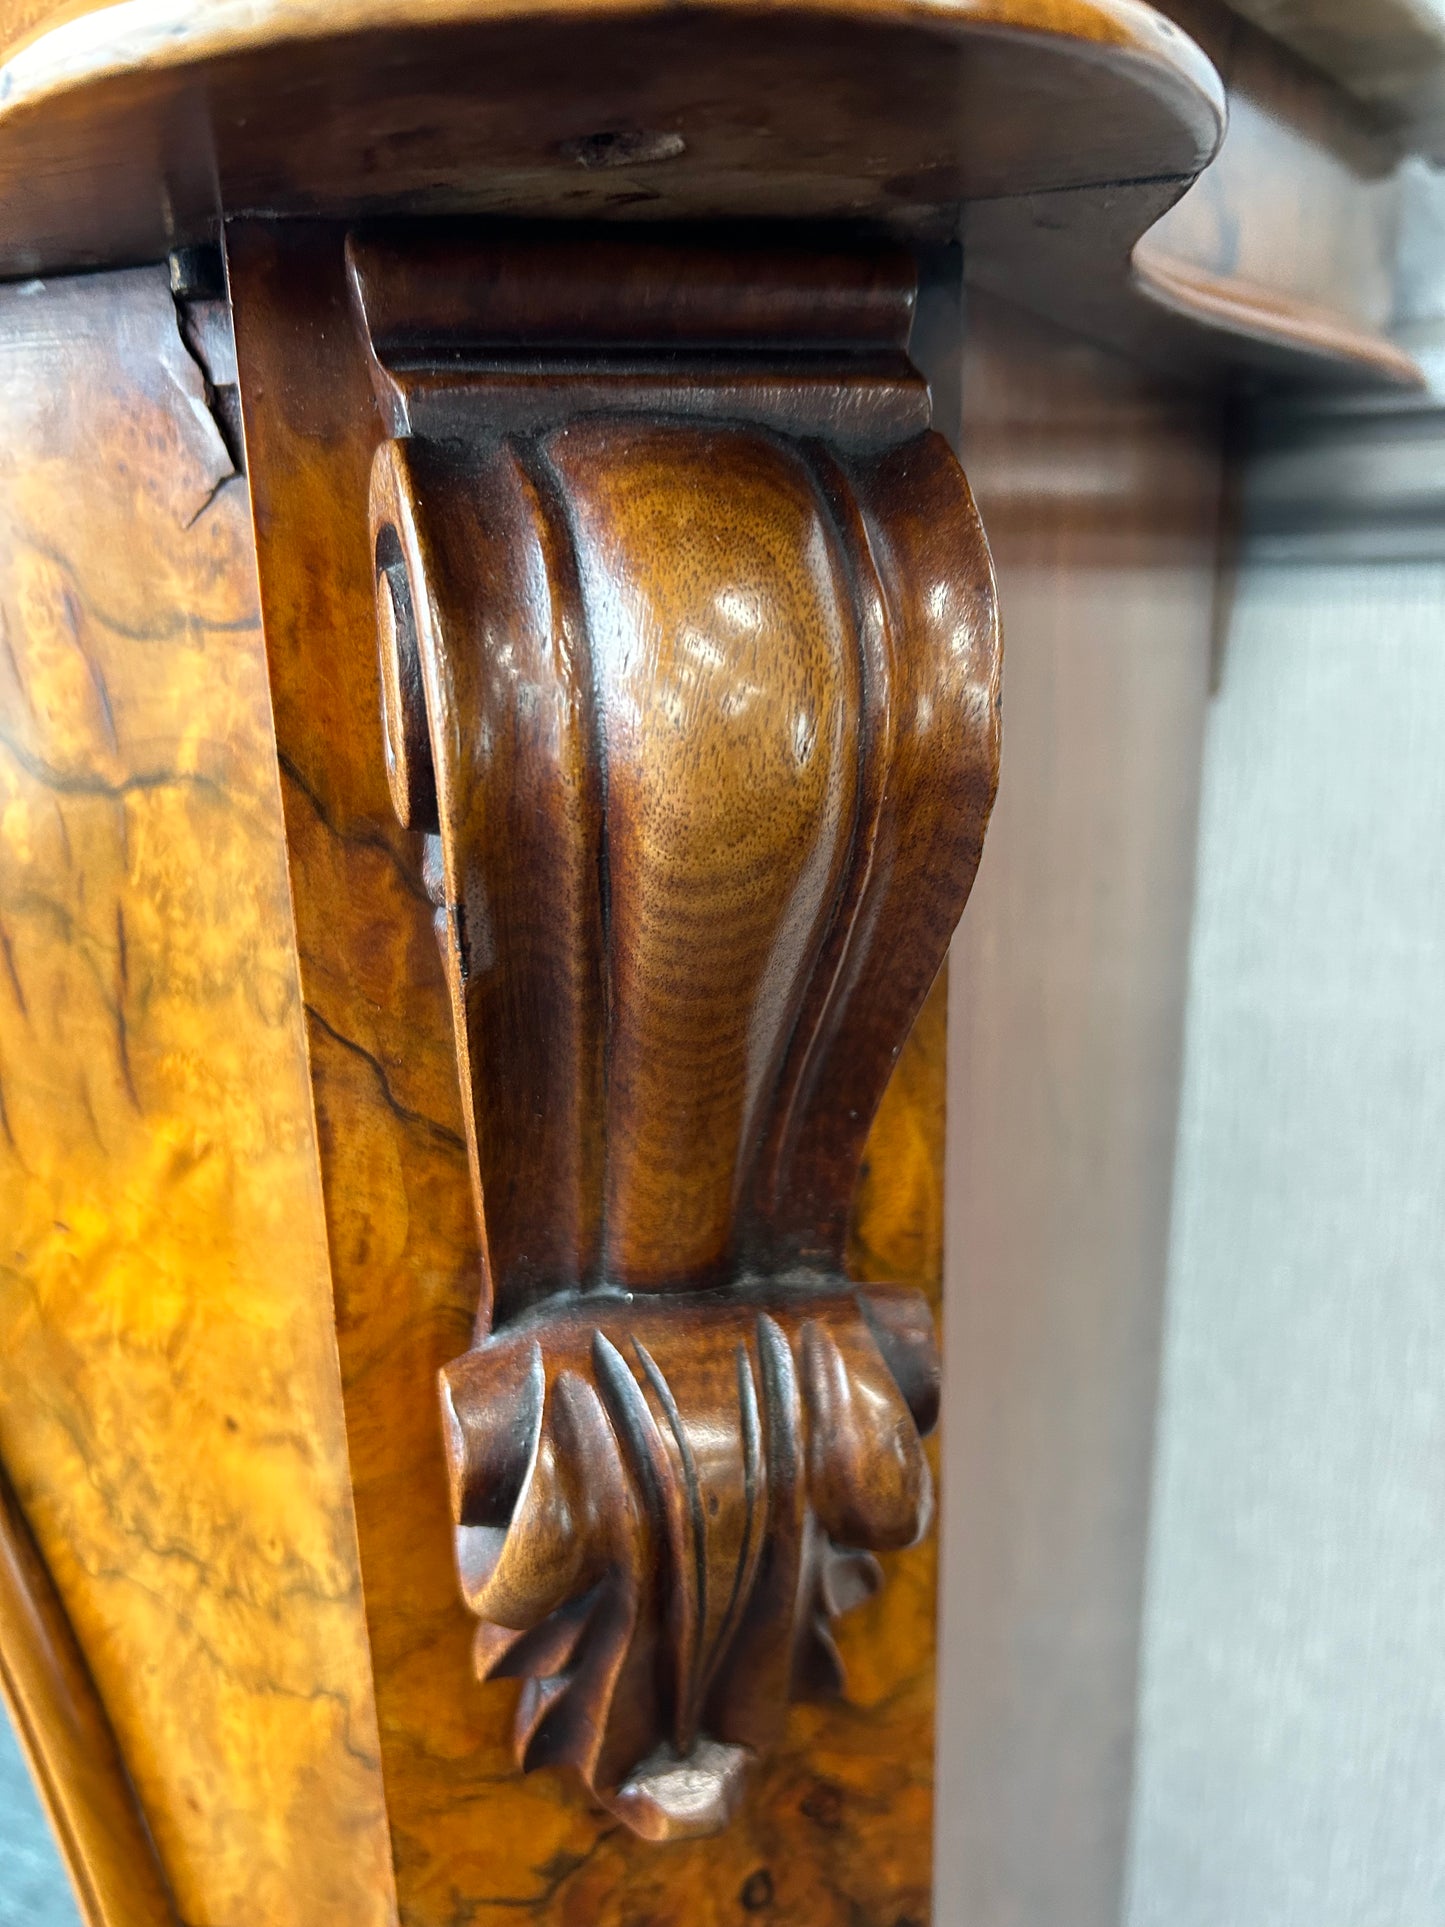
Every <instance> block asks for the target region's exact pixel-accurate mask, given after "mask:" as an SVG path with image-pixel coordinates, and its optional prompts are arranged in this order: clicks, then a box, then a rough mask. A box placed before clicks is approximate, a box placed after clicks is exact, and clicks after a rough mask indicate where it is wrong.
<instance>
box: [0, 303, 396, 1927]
mask: <svg viewBox="0 0 1445 1927" xmlns="http://www.w3.org/2000/svg"><path fill="white" fill-rule="evenodd" d="M0 1196H3V1212H0V1224H3V1231H0V1453H3V1459H4V1463H5V1465H6V1466H7V1467H8V1469H9V1472H10V1475H11V1477H12V1478H13V1481H14V1484H15V1488H16V1491H17V1492H18V1495H19V1499H20V1501H21V1503H22V1504H23V1507H24V1510H25V1513H26V1515H27V1516H28V1519H29V1521H30V1524H31V1526H32V1528H33V1530H34V1533H35V1537H36V1539H37V1540H38V1543H39V1546H40V1549H41V1551H42V1553H43V1555H44V1558H45V1561H46V1563H47V1564H48V1566H49V1569H50V1572H51V1574H52V1575H53V1578H54V1583H55V1586H56V1588H57V1589H58V1593H59V1596H60V1599H61V1601H62V1602H63V1604H64V1607H65V1608H66V1610H67V1611H68V1614H69V1617H70V1620H71V1622H72V1624H73V1627H74V1631H75V1634H76V1636H77V1638H78V1641H79V1647H80V1649H81V1651H82V1652H83V1655H84V1660H85V1661H86V1662H88V1666H89V1671H90V1673H91V1675H92V1676H93V1678H94V1681H95V1684H96V1686H97V1687H98V1689H99V1694H100V1697H101V1700H102V1701H103V1703H104V1707H105V1709H106V1712H107V1713H108V1715H109V1721H110V1724H111V1726H112V1728H113V1729H114V1733H115V1736H116V1739H117V1740H118V1742H119V1746H120V1751H121V1754H122V1756H123V1759H124V1763H125V1766H126V1768H128V1770H129V1774H130V1777H131V1779H132V1780H133V1782H134V1786H135V1791H136V1794H137V1795H138V1798H139V1803H140V1809H141V1812H142V1814H143V1817H144V1820H145V1822H147V1823H148V1824H149V1827H150V1829H151V1832H152V1833H153V1835H154V1838H155V1843H156V1847H157V1849H158V1852H159V1858H160V1862H161V1866H162V1869H163V1872H164V1876H165V1878H166V1879H167V1881H168V1883H169V1886H170V1889H171V1893H172V1896H173V1899H174V1903H175V1906H176V1909H177V1911H178V1913H179V1914H180V1916H181V1917H182V1918H183V1919H184V1920H185V1921H186V1922H187V1923H188V1924H189V1927H236V1924H237V1923H243V1922H258V1923H259V1922H265V1923H266V1927H316V1923H317V1922H320V1921H323V1920H325V1921H337V1922H340V1921H342V1920H345V1921H346V1922H347V1923H348V1927H383V1923H385V1922H386V1921H388V1920H389V1919H392V1918H393V1917H394V1913H393V1903H392V1899H391V1877H390V1867H389V1856H388V1850H387V1841H386V1834H385V1826H384V1816H383V1808H382V1794H381V1778H380V1770H379V1766H378V1761H377V1745H376V1732H375V1717H374V1712H373V1707H372V1699H371V1682H370V1668H369V1664H368V1656H367V1650H366V1639H365V1631H364V1626H363V1621H362V1612H361V1595H360V1581H359V1573H358V1565H357V1553H356V1538H355V1526H354V1521H353V1514H352V1507H351V1498H350V1490H349V1479H348V1470H347V1454H346V1441H345V1436H344V1432H343V1425H342V1415H341V1401H340V1391H339V1386H338V1381H337V1368H336V1350H335V1341H334V1338H333V1334H332V1320H331V1303H330V1289H329V1280H328V1274H327V1264H326V1251H325V1232H324V1226H323V1223H322V1217H321V1202H320V1194H319V1185H318V1182H317V1167H316V1156H315V1143H314V1135H313V1126H312V1118H311V1104H310V1092H309V1088H308V1080H307V1076H306V1057H305V1040H304V1036H303V1032H302V1027H301V1012H300V1006H299V1001H298V996H297V979H296V967H295V958H294V951H293V943H292V933H291V918H290V912H289V907H288V903H287V888H286V871H285V855H284V843H283V839H282V831H281V816H280V799H279V796H278V793H277V781H276V764H275V754H274V750H273V748H272V742H271V719H270V706H269V702H268V699H267V690H266V675H265V664H264V661H263V657H262V650H261V636H260V627H259V621H258V616H257V609H256V590H255V574H254V566H253V553H252V543H251V532H250V526H249V518H248V515H247V507H246V498H245V488H244V484H243V483H242V482H241V481H240V480H239V478H236V477H235V476H234V474H233V472H232V467H231V462H230V458H229V456H228V455H227V452H226V448H225V445H224V442H223V440H222V438H221V436H220V434H219V433H218V432H217V429H216V426H215V424H214V423H213V421H212V419H211V416H210V414H209V413H208V411H207V408H206V404H205V396H204V388H203V383H202V379H201V373H200V370H199V369H198V367H197V366H196V364H195V362H194V361H193V360H192V359H191V356H190V354H189V352H188V350H187V349H186V347H185V346H184V344H183V342H182V340H181V336H180V333H179V329H178V326H177V318H176V312H175V308H174V305H173V303H172V300H171V297H170V293H169V290H168V287H167V284H166V275H165V271H164V269H162V268H153V269H146V270H141V271H137V272H135V273H130V274H121V275H111V276H99V277H94V278H89V279H83V280H76V281H59V282H55V283H52V284H50V285H48V286H44V287H41V286H39V285H36V284H31V285H30V286H27V287H21V288H9V289H5V290H3V291H0ZM10 1556H11V1558H12V1559H13V1557H14V1549H13V1547H12V1548H11V1552H10ZM7 1596H8V1595H7ZM42 1620H43V1614H42ZM41 1623H42V1622H41V1621H33V1622H31V1624H32V1625H38V1624H41ZM19 1624H20V1622H19V1621H18V1620H16V1619H15V1618H13V1617H11V1616H10V1613H9V1608H8V1607H7V1618H6V1634H7V1669H8V1671H9V1675H10V1679H11V1683H12V1686H15V1685H17V1684H18V1687H19V1692H18V1694H17V1697H18V1698H19V1699H20V1701H21V1706H20V1711H21V1716H22V1729H24V1727H25V1725H26V1723H27V1718H28V1716H29V1715H30V1714H31V1713H33V1711H34V1701H33V1699H28V1698H27V1695H28V1693H29V1688H28V1687H27V1684H26V1682H27V1678H29V1679H33V1678H35V1677H36V1675H35V1674H34V1672H33V1670H32V1671H31V1672H30V1673H28V1674H27V1672H26V1670H25V1669H26V1667H27V1666H29V1665H30V1659H29V1654H30V1651H31V1648H30V1647H28V1646H27V1645H26V1644H25V1639H28V1638H29V1634H28V1633H27V1634H26V1635H25V1639H22V1641H21V1647H20V1649H19V1650H13V1649H12V1648H11V1647H10V1644H9V1642H10V1639H11V1637H12V1636H13V1635H14V1634H15V1632H16V1630H17V1627H18V1626H19ZM79 1664H80V1663H79V1661H77V1662H76V1664H75V1665H74V1666H72V1667H71V1673H72V1675H75V1676H79V1675H78V1669H79ZM17 1667H18V1668H19V1669H20V1670H19V1673H18V1675H17ZM77 1690H79V1689H77ZM83 1698H84V1695H83V1692H81V1696H80V1698H79V1699H77V1700H76V1701H75V1703H74V1707H75V1708H82V1703H83ZM69 1717H72V1718H75V1717H78V1714H77V1713H76V1711H75V1710H74V1708H73V1709H72V1710H71V1712H70V1714H69ZM58 1730H63V1729H58ZM56 1737H57V1734H56V1732H52V1733H50V1734H49V1736H48V1741H49V1742H50V1743H53V1742H54V1741H55V1739H56ZM85 1744H86V1747H87V1751H88V1752H89V1754H90V1756H91V1759H92V1762H93V1764H94V1765H95V1768H96V1770H97V1771H98V1770H99V1769H100V1766H101V1763H102V1762H101V1752H100V1751H97V1747H96V1745H94V1744H92V1743H91V1742H89V1741H87V1742H85ZM41 1750H42V1752H43V1749H41ZM102 1751H103V1749H102ZM52 1764H53V1761H52ZM45 1778H46V1774H44V1773H42V1780H44V1779H45ZM67 1791H68V1792H69V1793H71V1794H78V1795H79V1796H80V1797H81V1798H82V1800H84V1799H85V1798H86V1797H87V1796H86V1793H85V1787H84V1782H83V1780H82V1781H80V1782H77V1783H75V1785H73V1786H71V1787H70V1788H69V1789H67ZM107 1808H109V1809H111V1810H114V1811H119V1806H118V1804H117V1796H116V1795H114V1794H107V1793H105V1792H104V1790H103V1789H102V1790H101V1791H100V1792H99V1793H98V1794H97V1795H96V1797H95V1798H94V1799H92V1800H91V1810H92V1813H93V1814H94V1813H101V1812H103V1811H105V1810H106V1809H107ZM123 1833H124V1826H123V1823H121V1822H117V1823H116V1826H115V1827H112V1828H111V1846H110V1848H109V1849H108V1850H107V1851H108V1854H111V1855H113V1854H121V1853H123V1852H124V1851H125V1850H126V1842H125V1840H124V1839H122V1838H121V1835H122V1834H123ZM65 1837H66V1838H67V1841H68V1842H70V1843H72V1844H73V1843H74V1841H75V1830H74V1827H73V1826H72V1825H71V1824H70V1823H68V1822H67V1823H66V1825H65ZM136 1837H137V1838H138V1837H139V1836H138V1835H137V1836H136ZM131 1845H132V1847H133V1846H134V1840H132V1842H131ZM93 1846H94V1842H93V1841H92V1843H91V1847H92V1848H93ZM83 1859H84V1860H85V1861H86V1862H88V1863H89V1864H88V1865H86V1866H84V1867H83V1868H82V1870H81V1871H82V1879H81V1886H82V1890H83V1891H84V1892H86V1893H87V1897H88V1902H91V1901H95V1887H96V1880H95V1876H96V1874H97V1873H100V1874H105V1873H106V1872H107V1869H108V1868H111V1869H112V1870H114V1869H113V1868H112V1862H111V1860H110V1859H107V1860H106V1861H105V1862H104V1863H102V1861H101V1859H100V1858H99V1857H97V1855H96V1854H95V1853H94V1852H93V1851H92V1850H91V1848H84V1849H83ZM117 1864H118V1863H117ZM143 1876H144V1866H143V1865H137V1867H136V1868H135V1870H134V1873H133V1875H132V1877H131V1879H130V1880H129V1881H128V1882H127V1880H126V1879H125V1877H124V1875H123V1873H118V1874H117V1878H116V1880H115V1881H114V1882H113V1883H112V1885H111V1887H110V1889H108V1891H109V1892H110V1897H111V1900H112V1901H113V1900H115V1896H116V1895H117V1894H119V1895H121V1897H122V1903H123V1907H124V1911H121V1912H118V1913H117V1912H114V1911H108V1910H106V1908H102V1910H101V1911H100V1912H99V1913H96V1912H92V1913H91V1914H90V1919H91V1921H92V1922H99V1921H104V1922H106V1923H107V1924H109V1923H120V1922H122V1921H124V1922H127V1923H137V1924H138V1923H140V1922H142V1921H144V1922H145V1923H146V1927H151V1922H152V1921H154V1920H155V1919H156V1918H157V1916H156V1914H155V1913H154V1911H152V1912H151V1913H150V1914H147V1913H145V1912H143V1911H142V1909H143V1906H144V1900H145V1896H144V1893H143V1892H142V1887H143V1884H144V1882H143ZM102 1898H103V1896H102ZM96 1904H99V1903H98V1902H97V1903H96ZM132 1908H133V1909H134V1911H130V1909H132ZM0 1912H3V1905H0Z"/></svg>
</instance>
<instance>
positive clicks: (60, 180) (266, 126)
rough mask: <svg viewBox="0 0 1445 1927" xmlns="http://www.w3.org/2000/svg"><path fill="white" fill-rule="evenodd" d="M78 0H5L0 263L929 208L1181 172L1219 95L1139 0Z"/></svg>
mask: <svg viewBox="0 0 1445 1927" xmlns="http://www.w3.org/2000/svg"><path fill="white" fill-rule="evenodd" d="M60 11H61V9H59V8H52V9H51V10H50V17H51V18H52V19H53V18H54V17H55V15H56V14H57V13H58V12H60ZM69 11H70V17H69V18H62V19H60V20H59V21H58V24H52V25H50V26H46V25H45V14H44V13H43V12H42V13H41V15H40V17H39V19H38V20H37V17H36V13H37V10H36V8H35V6H34V4H33V0H31V4H29V5H28V6H27V5H26V0H9V4H8V5H7V4H5V3H4V0H0V275H6V276H11V277H13V276H17V275H27V274H39V273H49V272H55V271H59V270H62V269H74V268H81V267H96V266H107V265H115V264H120V263H125V262H136V261H147V260H155V259H156V258H157V257H158V256H160V255H162V254H164V253H165V252H166V251H167V250H169V249H170V248H173V247H176V246H178V245H182V244H185V243H188V242H192V241H195V240H198V239H201V238H203V237H204V236H205V235H206V234H207V233H210V232H213V231H214V226H215V222H216V220H217V218H218V217H220V216H230V215H235V214H239V213H243V212H247V213H253V212H264V213H268V214H279V215H312V216H321V217H326V218H336V219H350V218H354V217H359V216H366V215H375V214H380V213H388V214H408V215H440V214H487V215H506V216H521V217H530V218H540V219H548V220H559V219H565V220H569V221H578V220H606V221H618V220H626V221H638V220H698V219H706V220H755V219H783V218H786V219H813V220H827V221H833V220H841V221H845V222H847V223H849V224H853V225H858V226H860V227H864V228H870V229H873V230H880V231H886V232H892V233H896V234H900V235H904V236H913V237H919V238H943V237H946V236H951V235H952V234H954V233H955V232H956V231H957V227H958V220H959V214H958V210H959V207H960V204H962V203H964V202H977V201H990V200H994V199H997V198H1000V197H1011V196H1018V195H1026V194H1038V193H1042V192H1047V191H1051V190H1059V189H1071V188H1082V187H1097V186H1100V185H1103V184H1106V183H1111V182H1118V183H1139V182H1143V181H1148V182H1151V183H1161V184H1162V183H1170V182H1177V183H1178V187H1177V189H1175V190H1174V192H1181V191H1182V190H1183V188H1184V186H1185V185H1186V184H1187V183H1188V182H1189V181H1190V180H1192V179H1193V178H1194V177H1195V175H1197V174H1198V173H1199V171H1200V169H1201V168H1202V167H1203V166H1204V165H1205V164H1206V162H1207V161H1208V160H1209V158H1210V156H1211V155H1212V154H1213V152H1214V150H1215V148H1216V146H1217V145H1218V142H1219V139H1220V136H1221V132H1222V128H1223V123H1224V95H1223V89H1222V87H1221V85H1220V82H1219V78H1218V76H1217V75H1216V73H1215V71H1214V69H1213V67H1212V66H1211V65H1210V63H1209V62H1208V60H1207V59H1206V58H1205V56H1204V55H1203V54H1202V53H1201V52H1200V51H1199V49H1198V48H1197V47H1196V46H1195V45H1194V43H1193V42H1192V41H1191V40H1189V39H1188V37H1187V36H1186V35H1185V34H1183V33H1182V32H1181V31H1180V30H1179V29H1178V28H1177V27H1175V26H1174V25H1173V24H1172V23H1171V22H1169V21H1167V20H1165V19H1164V18H1163V17H1162V16H1161V15H1159V14H1157V13H1155V12H1154V11H1153V9H1152V8H1150V7H1148V6H1146V5H1143V4H1142V3H1141V0H791V4H788V5H777V4H760V3H759V0H702V3H701V4H691V5H688V6H678V5H675V4H669V5H661V6H659V5H650V6H649V5H637V4H636V3H635V0H634V3H633V4H629V5H619V4H617V3H616V0H553V4H552V5H550V6H548V7H546V8H542V7H539V6H537V5H535V4H531V5H529V4H522V3H521V0H122V3H121V4H119V5H113V6H105V7H91V8H89V9H87V10H85V11H83V12H80V13H75V12H74V9H73V6H72V7H71V8H70V9H69ZM7 30H8V31H7ZM1166 192H1167V190H1166ZM1167 197H1168V198H1170V199H1172V198H1173V193H1168V196H1167ZM1150 199H1151V201H1153V200H1156V199H1157V195H1151V196H1150Z"/></svg>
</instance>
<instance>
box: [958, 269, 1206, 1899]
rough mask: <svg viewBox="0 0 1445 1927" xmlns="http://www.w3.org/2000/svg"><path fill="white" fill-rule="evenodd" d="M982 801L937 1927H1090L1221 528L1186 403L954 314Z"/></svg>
mask: <svg viewBox="0 0 1445 1927" xmlns="http://www.w3.org/2000/svg"><path fill="white" fill-rule="evenodd" d="M969 318H970V333H969V342H968V351H967V355H966V358H965V371H964V413H963V435H962V452H963V457H964V461H965V464H966V466H967V468H968V470H969V474H970V477H971V478H972V481H973V485H974V488H975V491H976V494H977V498H978V503H979V508H980V511H981V513H982V515H983V518H984V522H985V525H986V526H987V528H988V530H989V536H990V541H991V543H992V546H993V552H994V560H995V564H996V567H997V570H998V583H999V602H1000V607H1001V609H1002V611H1003V618H1004V631H1005V637H1006V643H1005V648H1006V661H1005V672H1004V757H1003V780H1002V783H1001V785H1000V789H999V801H998V808H997V810H996V812H995V816H994V823H993V827H992V828H991V830H990V832H989V842H988V847H987V849H986V851H985V853H984V860H983V864H982V867H981V869H980V871H979V879H978V887H977V888H976V890H975V892H974V896H973V901H972V903H971V904H970V905H969V911H968V915H967V916H966V917H965V918H964V920H963V923H962V925H961V926H960V930H959V935H958V938H957V940H956V941H955V944H954V948H953V956H952V960H951V965H950V968H951V972H952V977H951V991H952V1004H951V1010H950V1070H949V1133H950V1135H949V1187H948V1211H949V1272H948V1286H947V1300H948V1318H947V1321H946V1343H947V1352H946V1360H945V1384H946V1395H945V1406H944V1410H945V1430H946V1440H945V1471H946V1484H945V1495H946V1496H945V1512H944V1520H943V1534H944V1537H943V1545H944V1558H945V1570H944V1598H943V1626H944V1632H943V1675H942V1686H943V1715H942V1720H941V1732H942V1748H941V1764H940V1792H939V1831H938V1838H939V1873H938V1894H939V1908H938V1918H939V1923H940V1927H965V1924H966V1927H1014V1924H1015V1923H1019V1922H1027V1923H1028V1924H1029V1927H1115V1923H1116V1922H1117V1920H1118V1916H1119V1904H1120V1887H1121V1882H1122V1878H1123V1867H1124V1849H1125V1836H1126V1829H1127V1822H1128V1811H1129V1795H1130V1784H1131V1778H1132V1771H1133V1748H1134V1724H1135V1691H1136V1678H1137V1669H1138V1649H1139V1628H1140V1610H1141V1594H1142V1588H1143V1573H1144V1555H1145V1541H1146V1532H1147V1520H1148V1501H1149V1490H1150V1472H1151V1454H1152V1449H1153V1436H1154V1412H1155V1403H1156V1394H1157V1380H1158V1358H1159V1330H1160V1317H1161V1307H1162V1303H1163V1294H1164V1282H1165V1272H1166V1265H1167V1255H1168V1232H1169V1211H1170V1186H1171V1177H1172V1167H1173V1144H1174V1133H1175V1121H1176V1116H1177V1109H1178V1097H1179V1077H1180V1058H1181V1038H1182V1031H1183V1011H1184V997H1185V979H1186V967H1187V945H1188V934H1189V922H1190V911H1191V905H1192V900H1193V876H1194V847H1195V835H1196V824H1197V815H1198V796H1199V775H1200V765H1201V757H1202V732H1203V725H1204V717H1205V710H1206V705H1207V692H1208V683H1209V660H1210V639H1211V633H1212V624H1213V615H1214V599H1215V559H1216V532H1217V525H1218V509H1219V500H1220V465H1219V439H1218V433H1217V425H1216V422H1215V420H1214V417H1213V414H1212V412H1211V410H1210V408H1209V406H1208V404H1206V403H1204V402H1200V401H1198V400H1194V399H1191V398H1190V397H1188V396H1187V395H1185V394H1182V393H1180V392H1177V391H1176V392H1171V391H1170V390H1169V389H1168V388H1167V387H1163V386H1160V385H1158V384H1156V383H1155V382H1153V381H1151V380H1150V379H1149V377H1148V376H1147V375H1145V374H1143V373H1141V372H1140V371H1138V370H1136V369H1134V368H1132V367H1131V366H1130V365H1129V364H1128V363H1126V362H1124V361H1122V360H1120V359H1117V358H1115V357H1113V356H1110V355H1107V354H1104V353H1101V352H1100V351H1098V350H1096V349H1094V348H1092V347H1090V346H1088V345H1087V344H1085V343H1083V342H1080V341H1078V340H1076V339H1073V338H1071V337H1069V336H1067V335H1064V334H1062V333H1060V332H1058V331H1056V330H1054V329H1051V328H1049V327H1047V326H1044V325H1043V324H1039V323H1034V322H1031V321H1029V320H1028V319H1027V318H1026V317H1024V316H1022V315H1019V314H1018V313H1016V312H1013V311H1010V310H1008V309H1006V308H1003V307H1002V306H1001V305H999V304H995V303H991V302H988V301H985V300H981V299H980V300H978V301H976V302H974V303H971V306H970V317H969Z"/></svg>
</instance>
